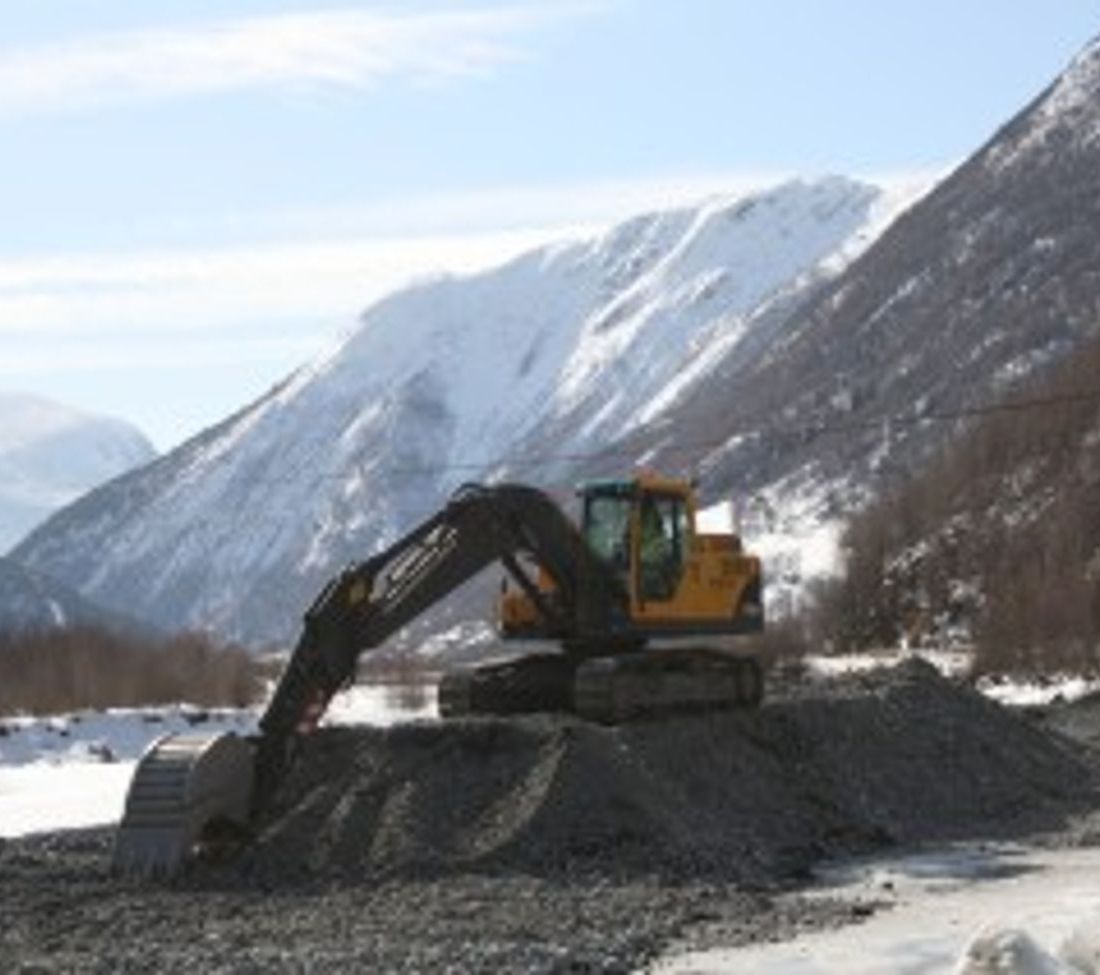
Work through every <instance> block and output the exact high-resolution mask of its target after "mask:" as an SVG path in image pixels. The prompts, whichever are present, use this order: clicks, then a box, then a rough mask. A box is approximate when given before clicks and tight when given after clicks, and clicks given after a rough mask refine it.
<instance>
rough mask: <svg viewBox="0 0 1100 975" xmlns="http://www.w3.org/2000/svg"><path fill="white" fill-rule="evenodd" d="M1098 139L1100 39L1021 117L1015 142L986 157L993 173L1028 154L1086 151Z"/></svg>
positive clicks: (1001, 146)
mask: <svg viewBox="0 0 1100 975" xmlns="http://www.w3.org/2000/svg"><path fill="white" fill-rule="evenodd" d="M1097 139H1100V37H1098V38H1096V39H1095V40H1093V41H1092V42H1091V43H1090V44H1088V45H1087V46H1086V47H1085V48H1084V49H1083V50H1082V51H1081V52H1080V53H1079V54H1078V55H1077V56H1076V57H1075V58H1074V59H1073V60H1072V61H1071V62H1070V64H1069V66H1068V67H1067V68H1066V70H1065V71H1063V72H1062V74H1061V75H1060V76H1059V77H1058V78H1057V79H1056V80H1055V82H1054V83H1053V84H1052V85H1051V86H1050V88H1049V89H1047V91H1046V92H1045V93H1044V94H1043V96H1042V97H1041V98H1040V100H1039V101H1038V103H1037V105H1036V106H1035V110H1034V111H1032V112H1030V113H1028V114H1027V115H1026V116H1025V119H1024V124H1022V125H1021V126H1020V131H1019V132H1018V134H1017V135H1016V138H1014V139H1011V140H1009V141H1008V142H1007V143H1006V144H1002V145H998V146H996V147H995V148H994V151H993V152H992V153H991V154H990V157H989V159H988V163H989V165H990V166H991V167H992V168H993V170H994V171H998V170H1000V169H1003V168H1005V167H1007V166H1009V165H1011V164H1012V163H1014V162H1015V161H1016V160H1018V159H1021V158H1025V157H1026V156H1027V154H1028V153H1029V152H1034V151H1042V150H1044V149H1045V150H1046V151H1049V152H1059V153H1064V152H1065V151H1066V149H1067V148H1069V147H1071V146H1078V147H1082V148H1083V147H1087V146H1090V145H1092V144H1093V143H1094V142H1095V141H1096V140H1097Z"/></svg>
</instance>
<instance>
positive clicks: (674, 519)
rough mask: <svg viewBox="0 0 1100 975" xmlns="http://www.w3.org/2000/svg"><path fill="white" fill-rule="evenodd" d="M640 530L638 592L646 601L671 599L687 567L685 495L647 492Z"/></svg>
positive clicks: (642, 509) (641, 512)
mask: <svg viewBox="0 0 1100 975" xmlns="http://www.w3.org/2000/svg"><path fill="white" fill-rule="evenodd" d="M639 530H640V540H639V554H638V563H639V571H640V578H639V580H638V591H639V596H640V598H641V599H642V600H643V601H644V600H656V601H663V600H668V599H671V598H672V597H673V596H674V595H675V594H676V587H677V586H678V585H679V584H680V576H681V575H682V574H683V569H684V548H685V545H686V544H687V539H686V535H687V511H686V510H685V506H684V502H683V499H682V498H678V497H671V496H661V495H652V494H651V495H646V496H644V497H643V498H642V500H641V508H640V511H639Z"/></svg>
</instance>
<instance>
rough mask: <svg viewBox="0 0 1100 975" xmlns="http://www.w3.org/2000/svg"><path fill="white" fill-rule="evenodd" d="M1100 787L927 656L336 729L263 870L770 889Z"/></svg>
mask: <svg viewBox="0 0 1100 975" xmlns="http://www.w3.org/2000/svg"><path fill="white" fill-rule="evenodd" d="M1095 782H1096V779H1095V776H1094V774H1093V771H1092V766H1091V765H1090V764H1089V763H1088V761H1087V760H1086V759H1084V758H1083V757H1082V756H1081V753H1080V750H1079V749H1077V748H1075V747H1073V746H1071V745H1070V744H1069V743H1067V742H1065V741H1063V740H1061V739H1060V738H1058V737H1057V736H1051V735H1049V734H1047V733H1045V732H1044V731H1043V730H1042V729H1040V728H1038V727H1036V726H1035V725H1034V724H1032V723H1029V722H1026V721H1023V720H1020V719H1019V718H1018V717H1016V716H1015V715H1013V714H1011V713H1009V712H1008V711H1006V710H1004V709H1003V708H1001V707H999V706H997V705H996V704H993V703H991V702H989V701H988V700H986V699H985V698H983V697H981V696H980V695H978V694H977V693H974V692H972V691H969V690H966V689H964V688H961V687H958V686H956V685H954V684H952V683H950V682H948V681H947V680H945V679H944V678H942V677H941V676H939V674H937V673H936V671H935V670H933V669H932V668H931V667H930V666H928V665H927V664H924V663H923V662H920V661H913V662H910V663H908V664H906V665H905V666H903V667H899V668H896V669H894V670H892V671H884V672H879V673H876V674H871V675H867V676H863V677H854V678H847V679H845V680H842V681H838V682H836V683H835V684H833V685H831V686H829V687H828V689H827V690H823V691H821V692H818V693H815V694H813V695H807V696H803V697H801V699H792V700H786V701H780V702H776V703H773V704H771V705H769V706H767V707H765V708H764V709H763V710H761V711H760V712H758V713H752V714H740V713H727V714H713V715H709V716H704V717H690V718H687V717H685V718H680V719H675V720H663V721H655V722H650V723H637V724H631V725H625V726H620V727H614V728H606V727H600V726H595V725H591V724H586V723H584V722H580V721H575V720H564V719H562V718H553V717H549V716H533V717H529V718H524V719H520V720H516V719H511V720H496V719H494V720H484V719H481V720H473V721H462V722H457V721H456V722H448V723H445V724H434V725H419V726H404V727H401V726H398V727H395V728H390V729H369V730H368V729H338V728H333V729H328V730H325V731H322V732H320V733H318V734H317V735H315V736H314V738H313V740H312V741H311V743H310V745H309V747H308V750H307V751H306V753H305V754H304V755H303V757H302V760H301V762H300V763H299V764H298V766H297V769H296V771H295V773H294V775H293V776H292V777H291V779H290V780H289V781H288V782H287V783H286V788H285V790H284V792H283V793H282V795H281V796H280V802H279V805H278V808H277V809H276V810H275V814H274V821H273V823H272V824H271V825H270V826H269V828H268V829H267V830H266V831H265V832H264V834H263V835H262V837H261V840H260V842H259V844H258V845H257V846H256V848H255V849H254V850H253V852H252V854H251V855H250V857H249V858H248V859H247V861H246V862H245V864H244V865H243V869H245V870H247V871H251V872H252V873H253V875H255V876H260V877H264V878H267V879H268V880H277V879H278V880H281V879H293V878H294V877H295V876H297V875H299V874H301V873H306V874H311V873H312V874H320V875H325V876H339V877H342V878H355V877H364V876H373V875H376V874H385V875H390V874H399V875H400V874H407V873H415V874H419V875H425V874H429V875H436V874H446V873H453V872H456V871H469V870H477V871H482V872H494V873H500V872H509V873H515V872H523V873H528V874H534V875H537V876H551V877H552V876H574V875H578V876H587V875H603V876H613V877H622V876H631V875H637V874H652V873H660V874H663V875H665V876H667V877H670V878H676V877H699V876H708V877H719V878H721V879H722V880H725V881H734V882H737V883H740V884H742V885H754V886H759V885H766V884H768V883H770V882H773V881H775V880H776V879H777V878H788V877H791V876H798V875H799V874H802V873H804V872H805V871H806V870H807V869H808V868H809V866H810V865H811V864H812V863H813V862H814V861H816V860H818V859H820V858H821V857H823V856H832V855H838V854H843V853H848V852H856V851H861V852H862V851H866V850H868V849H872V848H874V847H876V846H881V845H885V844H888V843H914V842H919V841H925V840H945V839H959V838H962V837H965V836H968V835H977V834H981V835H984V836H988V835H990V834H1004V833H1012V832H1021V831H1035V830H1040V829H1050V828H1056V827H1057V826H1059V825H1060V823H1061V821H1062V820H1063V819H1064V817H1065V815H1066V813H1067V812H1068V811H1070V810H1072V809H1074V808H1080V807H1083V806H1084V805H1086V804H1088V803H1090V802H1091V801H1092V799H1093V795H1094V787H1095Z"/></svg>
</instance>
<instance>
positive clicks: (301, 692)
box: [114, 484, 627, 873]
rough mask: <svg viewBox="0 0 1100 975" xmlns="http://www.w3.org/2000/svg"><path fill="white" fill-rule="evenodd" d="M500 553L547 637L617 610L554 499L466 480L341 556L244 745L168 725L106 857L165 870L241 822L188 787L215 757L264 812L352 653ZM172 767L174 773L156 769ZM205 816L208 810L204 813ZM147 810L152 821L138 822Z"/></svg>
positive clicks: (608, 627) (595, 624)
mask: <svg viewBox="0 0 1100 975" xmlns="http://www.w3.org/2000/svg"><path fill="white" fill-rule="evenodd" d="M521 557H527V558H529V559H532V560H534V561H535V562H536V563H537V564H538V565H539V566H540V567H541V568H542V569H543V571H545V572H546V573H547V574H548V575H549V576H550V577H551V579H552V580H553V583H554V591H553V593H552V594H549V593H546V592H544V591H542V590H540V589H539V587H538V586H537V585H536V584H535V582H534V581H533V580H531V579H530V578H529V577H528V576H527V573H526V572H525V570H524V569H523V567H522V565H521V562H520V558H521ZM496 561H500V562H502V563H503V565H504V566H505V568H506V569H507V571H508V572H509V574H510V575H511V576H512V577H513V579H514V581H515V582H516V584H517V585H519V586H520V587H521V589H523V591H525V592H526V593H528V594H529V595H530V596H531V598H532V599H534V600H536V601H537V604H538V606H539V609H540V611H541V612H542V613H543V615H544V617H545V620H546V622H547V623H548V625H549V628H550V632H552V633H553V635H554V636H555V637H557V638H558V639H560V640H561V641H563V642H564V643H566V644H567V645H570V646H581V647H583V646H585V645H586V643H590V642H591V641H598V640H599V639H600V638H602V637H605V636H606V635H607V634H608V633H609V632H611V631H613V630H614V626H615V619H616V618H626V608H625V607H626V599H627V597H626V593H625V592H624V590H623V587H622V584H621V582H620V580H619V579H618V578H617V577H616V575H615V574H614V573H613V572H612V571H611V570H610V569H609V568H608V567H607V566H606V565H605V564H604V563H603V562H601V561H600V560H599V559H598V558H597V557H595V556H594V555H593V554H592V553H591V551H590V550H589V548H588V546H587V545H586V543H585V541H584V538H583V537H582V536H581V534H580V533H579V532H578V531H577V529H576V527H575V526H574V525H573V523H572V522H571V521H570V520H569V519H568V518H567V517H566V515H565V514H564V513H563V512H562V510H561V508H560V507H559V506H558V505H557V504H556V503H555V502H554V501H553V500H552V499H551V498H550V497H548V496H547V495H546V494H544V493H543V492H541V491H539V490H537V489H535V488H532V487H527V486H524V485H514V484H505V485H496V486H489V487H486V486H480V485H467V486H465V487H463V488H461V489H459V491H457V492H456V493H455V494H454V496H452V498H451V499H450V501H449V502H448V503H447V504H446V506H445V507H444V508H443V509H442V510H441V511H439V512H438V513H437V514H435V515H433V516H432V517H431V518H429V519H427V520H426V521H424V522H423V523H422V524H420V525H419V526H417V527H416V528H414V529H413V530H412V531H411V532H409V533H408V534H406V535H405V536H403V537H402V538H401V539H399V540H398V541H397V542H395V543H394V544H393V545H391V546H390V547H389V548H388V549H386V550H385V551H383V552H380V553H379V554H377V555H375V556H372V557H371V558H369V559H367V560H366V561H364V562H361V563H357V564H355V565H352V566H350V567H349V568H347V569H346V570H345V571H344V572H343V573H341V574H340V575H339V576H337V577H336V578H335V579H333V580H332V581H331V582H330V583H329V584H328V585H327V586H326V587H325V588H324V589H323V591H322V592H321V594H320V595H319V596H318V597H317V599H316V601H315V602H314V604H313V605H312V606H311V607H310V608H309V610H308V611H307V612H306V614H305V625H304V627H303V631H302V634H301V637H300V639H299V641H298V644H297V646H296V647H295V649H294V652H293V654H292V655H291V658H290V661H289V663H288V665H287V668H286V670H285V672H284V673H283V676H282V678H281V679H280V681H279V684H278V686H277V687H276V689H275V692H274V694H273V696H272V698H271V701H270V703H269V704H268V706H267V709H266V711H265V712H264V714H263V716H262V717H261V719H260V723H259V724H260V734H259V736H258V738H257V739H255V740H254V741H253V742H250V743H249V744H250V745H251V747H250V748H242V747H232V748H230V747H221V748H213V747H212V746H211V742H210V740H209V739H201V738H188V739H181V738H177V737H172V736H169V737H168V738H166V739H163V740H161V741H160V742H157V743H156V744H155V745H154V746H153V747H152V748H151V749H150V750H149V752H147V753H146V755H145V757H144V758H143V759H142V760H141V762H140V763H139V765H138V769H137V771H136V772H135V776H134V780H133V782H132V783H131V787H130V792H129V797H128V799H127V805H126V812H125V814H124V817H123V821H122V823H121V825H120V828H119V831H118V834H117V837H116V842H115V856H114V862H115V865H116V867H118V868H120V869H124V870H126V871H127V872H139V873H140V872H150V873H156V872H164V873H170V872H172V871H174V870H175V869H176V868H177V867H178V866H179V864H180V863H181V862H182V859H183V857H184V855H185V854H184V851H185V850H188V849H190V848H192V847H194V846H196V845H201V844H202V842H203V839H204V831H205V830H206V828H207V826H208V825H209V824H217V826H218V827H219V828H222V827H224V826H225V825H226V823H225V820H227V819H228V820H230V821H236V822H237V825H238V826H241V827H243V826H245V825H247V823H244V822H240V821H239V817H240V812H239V809H240V803H239V802H237V803H236V804H235V805H236V808H234V809H215V808H214V805H216V804H212V802H211V800H210V798H209V797H207V798H206V799H205V801H204V805H203V807H202V814H201V815H200V814H198V813H196V811H195V804H194V803H191V802H190V800H189V799H188V795H189V789H191V785H192V783H194V782H195V781H199V780H202V779H204V777H209V775H210V774H211V772H210V769H209V767H208V763H211V762H213V761H215V756H216V758H217V760H218V761H220V762H221V763H222V765H220V766H219V769H218V778H219V780H220V781H225V780H232V779H234V778H235V776H234V768H233V766H232V764H231V765H230V767H229V768H228V770H226V768H225V762H226V758H225V756H226V755H232V756H233V757H232V759H231V760H230V761H231V762H233V763H235V764H236V766H237V767H238V768H239V773H240V781H245V780H248V781H252V782H253V787H252V790H251V797H250V801H249V802H248V803H247V808H248V820H249V821H251V822H253V823H254V822H255V821H256V820H257V819H258V818H259V817H261V816H262V814H263V811H264V810H265V809H266V808H267V807H268V805H269V803H270V800H271V798H272V796H273V794H274V792H275V791H276V789H277V788H278V785H279V783H280V781H281V780H282V778H283V776H284V775H285V773H286V770H287V767H288V765H289V764H290V762H291V761H293V759H294V755H295V752H296V749H297V745H298V743H299V742H300V740H301V738H302V736H304V735H307V734H309V733H310V732H312V731H313V730H314V729H315V728H316V726H317V724H318V722H319V721H320V719H321V717H322V715H323V714H324V712H325V709H326V707H327V706H328V702H329V700H330V699H331V698H332V696H333V695H334V694H335V693H336V692H337V691H338V690H339V689H340V688H341V687H343V686H344V685H345V684H347V683H348V682H349V681H351V679H352V678H353V677H354V674H355V668H356V664H357V661H358V660H359V658H360V656H361V655H362V654H363V653H364V652H366V651H368V650H370V649H372V648H374V647H377V646H379V645H381V644H382V643H383V642H384V641H385V640H386V639H387V638H389V637H390V636H392V635H393V634H394V633H396V632H397V631H398V630H400V629H401V628H402V627H403V626H405V625H406V624H407V623H409V622H410V621H412V620H413V619H415V618H416V617H418V616H419V615H420V614H421V613H423V612H424V611H425V610H427V609H428V608H430V607H431V606H433V605H434V604H436V603H438V602H439V601H440V600H442V599H444V598H445V597H446V596H448V595H449V594H450V593H452V592H453V591H454V590H455V589H457V588H458V587H459V586H460V585H462V584H463V583H464V582H466V581H467V580H469V579H471V578H472V577H473V576H474V575H476V574H477V573H478V572H480V571H481V570H482V569H484V568H486V567H487V566H489V565H490V564H492V563H494V562H496ZM165 768H171V769H173V770H174V777H167V778H166V776H165V773H164V769H165ZM203 816H205V817H206V819H205V821H202V820H203ZM154 819H155V820H156V823H157V829H156V830H154V831H150V830H149V829H148V828H147V825H148V823H149V822H151V821H152V820H154Z"/></svg>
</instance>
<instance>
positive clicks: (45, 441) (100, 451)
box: [0, 393, 155, 553]
mask: <svg viewBox="0 0 1100 975" xmlns="http://www.w3.org/2000/svg"><path fill="white" fill-rule="evenodd" d="M154 456H155V452H154V450H153V447H152V445H151V444H150V443H149V441H148V440H146V439H145V437H144V436H143V435H142V434H141V433H140V432H139V431H138V430H136V429H135V428H134V427H132V426H130V425H129V424H127V423H124V422H122V421H120V420H113V419H109V418H107V417H99V416H91V415H89V414H86V413H81V412H78V411H77V410H74V409H71V408H70V407H67V406H62V405H60V404H58V403H52V402H49V401H48V400H44V399H39V398H38V397H33V396H27V395H23V394H14V393H0V553H2V552H5V551H7V550H8V549H10V548H11V547H12V546H13V545H14V544H15V543H16V542H17V541H19V539H20V538H22V537H23V536H24V535H26V534H27V532H28V531H30V530H31V528H33V527H34V526H35V525H37V524H38V523H40V522H42V521H44V520H45V518H46V517H47V516H48V515H49V514H50V513H51V512H53V511H56V510H57V509H58V508H61V507H64V506H65V505H67V504H69V503H70V502H72V501H74V500H75V499H76V498H78V497H79V496H80V495H82V494H84V493H85V492H86V491H88V490H90V489H91V488H93V487H96V486H97V485H99V484H102V483H104V482H105V481H109V480H110V479H111V478H113V477H117V476H118V475H119V474H121V473H123V472H124V471H127V470H130V469H131V468H134V467H137V466H139V465H141V464H144V463H147V462H148V461H150V460H152V459H153V457H154Z"/></svg>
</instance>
